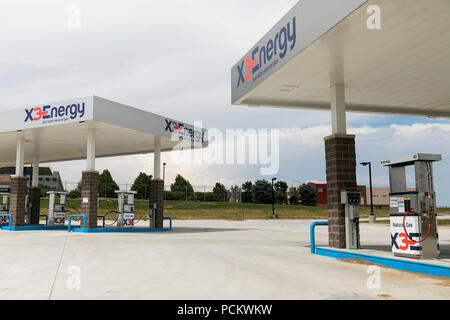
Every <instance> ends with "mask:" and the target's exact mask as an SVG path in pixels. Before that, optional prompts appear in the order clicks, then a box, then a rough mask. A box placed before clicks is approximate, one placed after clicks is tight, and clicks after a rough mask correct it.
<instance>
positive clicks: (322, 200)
mask: <svg viewBox="0 0 450 320" xmlns="http://www.w3.org/2000/svg"><path fill="white" fill-rule="evenodd" d="M308 184H309V185H310V186H311V187H313V188H314V189H315V190H316V194H317V205H318V206H326V205H327V204H328V201H327V184H326V183H313V182H309V183H308Z"/></svg>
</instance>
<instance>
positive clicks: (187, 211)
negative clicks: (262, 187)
mask: <svg viewBox="0 0 450 320" xmlns="http://www.w3.org/2000/svg"><path fill="white" fill-rule="evenodd" d="M71 206H73V207H75V209H76V210H74V209H72V207H71ZM66 208H67V210H70V211H71V212H72V213H77V210H78V211H81V199H69V201H68V204H67V205H66ZM116 208H117V199H100V203H99V215H104V214H106V213H108V212H109V211H113V210H116ZM164 210H165V213H164V215H165V216H170V217H172V218H173V219H226V220H245V219H270V218H271V217H272V205H271V204H253V203H241V204H236V203H225V202H194V201H192V202H186V201H166V202H165V203H164ZM135 211H136V218H137V219H143V218H144V219H145V218H146V216H147V211H148V201H147V200H136V203H135ZM41 213H42V214H46V213H48V199H41ZM275 213H276V215H277V217H278V218H279V219H326V218H327V216H328V212H327V207H326V206H314V207H307V206H283V205H275ZM369 213H370V209H369V208H361V211H360V214H361V217H363V218H364V217H367V216H368V215H369ZM375 214H376V215H377V216H379V217H382V216H388V209H387V208H384V209H376V210H375ZM113 216H114V214H111V217H113Z"/></svg>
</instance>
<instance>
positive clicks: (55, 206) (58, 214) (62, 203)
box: [47, 191, 68, 226]
mask: <svg viewBox="0 0 450 320" xmlns="http://www.w3.org/2000/svg"><path fill="white" fill-rule="evenodd" d="M47 194H48V195H49V196H50V199H49V204H48V224H49V225H50V226H63V225H64V224H65V223H66V195H67V194H68V192H65V191H49V192H47ZM58 200H59V202H58Z"/></svg>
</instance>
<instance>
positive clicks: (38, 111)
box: [24, 102, 86, 124]
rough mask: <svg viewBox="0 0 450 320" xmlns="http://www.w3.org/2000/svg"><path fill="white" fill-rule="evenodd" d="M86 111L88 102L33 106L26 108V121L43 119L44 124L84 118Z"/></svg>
mask: <svg viewBox="0 0 450 320" xmlns="http://www.w3.org/2000/svg"><path fill="white" fill-rule="evenodd" d="M85 112H86V104H85V103H84V102H81V103H72V104H68V105H61V106H52V105H46V106H41V107H31V108H28V109H25V120H24V122H25V123H26V122H33V121H42V124H47V123H58V122H65V121H68V120H75V119H82V118H83V117H84V115H85Z"/></svg>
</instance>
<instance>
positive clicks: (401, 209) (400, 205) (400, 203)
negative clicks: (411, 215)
mask: <svg viewBox="0 0 450 320" xmlns="http://www.w3.org/2000/svg"><path fill="white" fill-rule="evenodd" d="M398 213H405V198H403V197H399V198H398Z"/></svg>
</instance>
